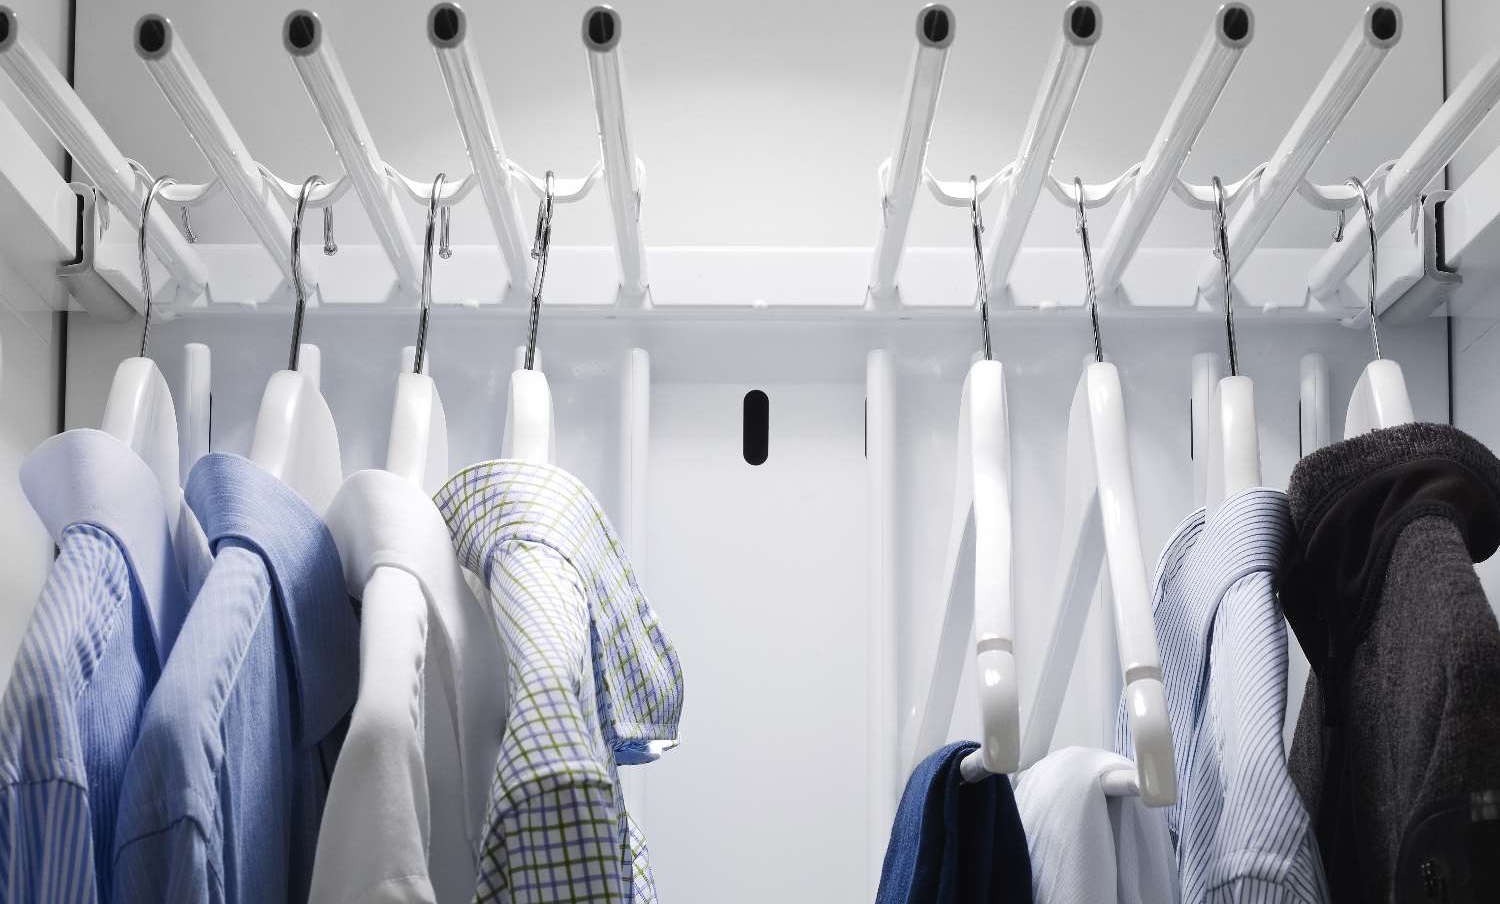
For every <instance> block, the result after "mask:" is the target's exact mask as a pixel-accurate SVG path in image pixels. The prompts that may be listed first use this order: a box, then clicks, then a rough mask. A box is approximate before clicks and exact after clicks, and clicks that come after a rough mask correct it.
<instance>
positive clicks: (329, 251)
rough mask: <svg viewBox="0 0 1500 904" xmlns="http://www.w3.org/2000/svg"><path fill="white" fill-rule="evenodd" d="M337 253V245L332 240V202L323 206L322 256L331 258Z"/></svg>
mask: <svg viewBox="0 0 1500 904" xmlns="http://www.w3.org/2000/svg"><path fill="white" fill-rule="evenodd" d="M338 253H339V243H338V242H335V241H334V240H333V202H332V201H330V202H328V203H327V204H325V205H324V206H323V254H324V256H326V257H333V256H334V255H335V254H338Z"/></svg>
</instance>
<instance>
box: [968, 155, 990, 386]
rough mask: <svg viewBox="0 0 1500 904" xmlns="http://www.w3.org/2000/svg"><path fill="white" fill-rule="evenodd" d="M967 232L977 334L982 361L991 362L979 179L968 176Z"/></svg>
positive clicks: (987, 290)
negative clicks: (970, 196) (981, 345)
mask: <svg viewBox="0 0 1500 904" xmlns="http://www.w3.org/2000/svg"><path fill="white" fill-rule="evenodd" d="M969 189H970V191H971V192H972V193H973V199H972V200H971V201H969V232H970V234H971V235H972V236H973V238H974V294H975V295H976V296H978V300H979V332H980V336H981V338H982V339H983V342H984V360H986V361H993V360H995V355H994V353H993V352H992V351H991V349H990V284H989V277H988V276H986V275H985V271H984V242H983V236H984V214H983V213H982V212H981V211H980V209H979V177H978V176H972V175H971V176H969Z"/></svg>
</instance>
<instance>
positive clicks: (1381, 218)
mask: <svg viewBox="0 0 1500 904" xmlns="http://www.w3.org/2000/svg"><path fill="white" fill-rule="evenodd" d="M1496 101H1500V49H1497V50H1495V51H1494V52H1492V53H1491V54H1490V55H1489V56H1487V57H1485V58H1484V59H1482V60H1480V61H1479V63H1478V64H1476V65H1475V66H1474V68H1473V69H1472V70H1470V71H1469V74H1468V75H1467V76H1465V77H1464V80H1463V81H1461V82H1459V83H1458V87H1457V88H1455V89H1454V90H1453V93H1452V94H1451V95H1449V97H1448V99H1447V100H1446V101H1445V102H1444V103H1443V105H1442V106H1441V107H1439V108H1438V111H1437V114H1436V115H1435V116H1433V117H1432V119H1430V120H1428V122H1427V125H1426V126H1425V127H1423V129H1422V131H1421V133H1419V134H1418V135H1417V137H1416V139H1415V140H1414V141H1412V143H1411V147H1409V148H1407V149H1406V153H1404V154H1402V155H1401V159H1399V160H1397V161H1396V165H1395V166H1394V167H1393V168H1392V169H1391V172H1390V175H1389V176H1387V177H1386V180H1385V184H1384V186H1382V190H1381V191H1380V200H1379V201H1378V202H1377V203H1376V204H1375V205H1374V208H1375V233H1376V235H1379V234H1381V233H1383V232H1385V230H1386V229H1388V228H1390V225H1391V224H1392V223H1394V222H1395V221H1396V220H1397V218H1399V217H1400V216H1401V215H1402V213H1404V212H1405V211H1406V210H1407V209H1408V208H1409V207H1410V206H1411V205H1412V204H1413V203H1414V202H1415V201H1416V200H1417V196H1418V195H1419V194H1420V193H1421V191H1422V189H1424V188H1426V187H1427V183H1429V182H1431V181H1432V180H1433V177H1435V176H1436V175H1437V174H1438V173H1439V172H1440V171H1441V170H1442V168H1443V167H1445V166H1447V165H1448V162H1449V161H1450V160H1452V159H1453V155H1454V154H1457V153H1458V149H1459V148H1461V147H1463V144H1464V142H1465V141H1467V140H1468V139H1469V136H1470V135H1472V134H1474V130H1475V129H1476V128H1478V126H1479V124H1480V123H1481V122H1483V121H1484V117H1485V115H1486V114H1488V113H1489V112H1490V110H1491V109H1492V108H1493V107H1494V106H1495V103H1496ZM1357 210H1358V209H1357ZM1365 230H1366V226H1365V215H1364V211H1363V210H1358V212H1357V213H1353V214H1352V215H1351V216H1350V217H1349V222H1348V224H1347V225H1346V226H1345V227H1344V237H1345V238H1344V241H1342V242H1335V243H1334V244H1333V245H1332V246H1330V247H1329V249H1328V250H1327V251H1325V252H1323V256H1322V257H1320V258H1318V262H1317V264H1316V265H1314V267H1313V271H1312V275H1311V276H1310V277H1309V278H1308V286H1307V287H1308V289H1309V290H1311V291H1312V294H1313V295H1315V296H1317V297H1318V298H1329V297H1331V296H1334V295H1336V294H1337V293H1338V289H1339V286H1340V285H1342V284H1343V282H1344V279H1345V278H1346V277H1347V276H1348V275H1349V273H1350V271H1352V270H1353V269H1354V267H1355V266H1356V265H1357V264H1358V263H1359V262H1360V261H1361V260H1363V259H1364V257H1365V255H1366V254H1368V253H1369V249H1370V243H1369V242H1364V241H1349V236H1351V235H1352V236H1355V237H1358V236H1361V235H1364V234H1365Z"/></svg>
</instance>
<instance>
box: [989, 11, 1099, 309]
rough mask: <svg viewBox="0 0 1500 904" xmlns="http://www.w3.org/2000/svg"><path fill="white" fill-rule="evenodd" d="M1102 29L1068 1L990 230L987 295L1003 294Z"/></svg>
mask: <svg viewBox="0 0 1500 904" xmlns="http://www.w3.org/2000/svg"><path fill="white" fill-rule="evenodd" d="M1103 30H1104V18H1103V16H1102V15H1101V14H1100V12H1099V7H1097V6H1095V5H1094V4H1093V3H1092V2H1091V0H1073V2H1072V3H1069V4H1068V6H1067V8H1066V9H1064V10H1063V19H1062V37H1061V38H1060V39H1059V40H1058V42H1057V47H1056V49H1055V50H1054V51H1053V52H1052V61H1051V64H1050V65H1049V66H1048V67H1047V77H1046V80H1045V81H1044V82H1043V83H1042V90H1041V92H1040V93H1039V94H1037V97H1036V103H1034V104H1033V105H1032V107H1031V117H1030V119H1028V120H1027V122H1026V132H1025V134H1024V135H1023V136H1022V138H1021V149H1020V151H1019V152H1018V153H1017V154H1016V164H1015V166H1016V168H1015V170H1014V172H1012V173H1011V177H1010V181H1009V182H1008V183H1007V184H1006V188H1005V195H1004V197H1003V199H1002V200H1001V202H1000V212H999V214H998V216H997V218H996V220H995V226H994V227H993V229H992V230H991V231H992V232H993V233H994V238H992V239H991V240H990V247H989V254H988V256H989V261H988V263H987V265H986V272H988V274H989V280H990V285H989V291H990V297H991V298H1000V297H1002V294H1001V293H1002V290H1003V289H1004V288H1005V282H1006V280H1007V279H1009V277H1010V268H1011V266H1012V265H1013V264H1014V263H1015V260H1016V255H1017V253H1019V252H1020V250H1021V240H1022V239H1023V238H1025V236H1026V225H1027V224H1028V223H1030V222H1031V215H1032V213H1033V212H1034V211H1035V210H1036V202H1037V198H1038V197H1040V196H1041V193H1042V186H1043V184H1044V183H1045V182H1046V180H1047V177H1048V176H1049V175H1050V174H1051V172H1052V160H1053V158H1054V157H1056V156H1057V146H1058V144H1059V143H1060V142H1061V141H1062V136H1063V130H1064V129H1066V128H1067V125H1068V117H1069V116H1071V115H1072V113H1073V103H1074V101H1076V100H1077V99H1078V89H1079V87H1080V86H1081V85H1082V84H1083V75H1084V73H1085V72H1086V71H1087V70H1088V65H1089V57H1090V56H1092V55H1093V52H1094V44H1095V43H1096V42H1097V41H1098V40H1099V35H1100V34H1101V33H1102V32H1103Z"/></svg>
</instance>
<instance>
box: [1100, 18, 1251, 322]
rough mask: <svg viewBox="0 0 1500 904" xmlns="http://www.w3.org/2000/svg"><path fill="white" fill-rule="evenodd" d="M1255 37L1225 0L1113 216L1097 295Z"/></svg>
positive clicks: (1107, 289) (1147, 220)
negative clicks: (1131, 184)
mask: <svg viewBox="0 0 1500 904" xmlns="http://www.w3.org/2000/svg"><path fill="white" fill-rule="evenodd" d="M1254 35H1255V16H1254V14H1252V13H1251V12H1250V8H1249V7H1248V6H1245V5H1244V4H1243V3H1226V4H1224V5H1223V6H1221V7H1219V11H1218V13H1217V14H1216V15H1215V16H1214V23H1213V27H1212V28H1210V29H1209V32H1208V35H1207V36H1206V37H1205V38H1204V39H1203V43H1202V45H1200V46H1199V48H1198V55H1197V56H1196V57H1195V58H1194V59H1193V63H1192V66H1191V67H1189V69H1188V74H1187V78H1186V79H1184V80H1183V83H1182V87H1181V88H1179V89H1178V91H1177V96H1176V97H1175V98H1173V100H1172V106H1171V107H1170V108H1169V109H1168V111H1167V116H1166V118H1165V119H1163V120H1162V124H1161V127H1160V128H1159V129H1157V131H1156V137H1155V138H1154V139H1153V140H1152V142H1151V148H1150V150H1149V151H1148V152H1147V154H1146V159H1145V160H1143V161H1142V162H1141V170H1140V174H1139V175H1138V176H1137V177H1136V180H1135V184H1134V185H1133V186H1132V187H1131V191H1130V194H1129V195H1127V196H1126V198H1125V201H1124V203H1123V204H1122V205H1121V207H1120V211H1119V213H1117V214H1116V215H1115V220H1114V223H1113V225H1112V226H1111V227H1110V230H1109V237H1108V238H1106V239H1105V241H1104V250H1103V251H1102V252H1101V253H1100V255H1099V282H1098V293H1099V295H1100V297H1101V298H1107V297H1110V296H1112V295H1113V294H1114V293H1115V292H1116V291H1117V290H1118V289H1119V288H1120V283H1121V281H1122V280H1123V278H1124V276H1125V268H1126V267H1127V266H1129V265H1130V259H1131V258H1133V257H1134V256H1135V252H1136V250H1137V249H1138V248H1139V247H1140V245H1141V239H1142V238H1143V237H1144V236H1145V234H1146V228H1147V227H1148V226H1150V225H1151V220H1152V219H1153V218H1154V217H1155V216H1156V212H1157V211H1158V210H1160V209H1161V203H1162V201H1163V200H1165V198H1166V197H1167V192H1169V191H1171V190H1172V186H1173V184H1174V183H1175V182H1176V181H1177V175H1178V173H1179V172H1181V170H1182V165H1183V163H1184V162H1185V161H1186V160H1187V157H1188V154H1189V153H1191V152H1192V150H1193V143H1194V142H1196V141H1197V140H1198V133H1199V132H1200V131H1202V129H1203V125H1204V124H1205V123H1206V122H1208V116H1209V114H1210V113H1212V112H1213V108H1214V105H1215V104H1217V103H1218V101H1219V95H1220V94H1221V93H1222V92H1223V90H1224V86H1225V85H1226V84H1228V83H1229V76H1230V75H1231V74H1233V72H1234V67H1235V64H1237V63H1238V62H1239V59H1240V54H1241V53H1243V52H1244V50H1245V47H1246V46H1248V45H1249V43H1250V40H1251V38H1253V37H1254Z"/></svg>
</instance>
